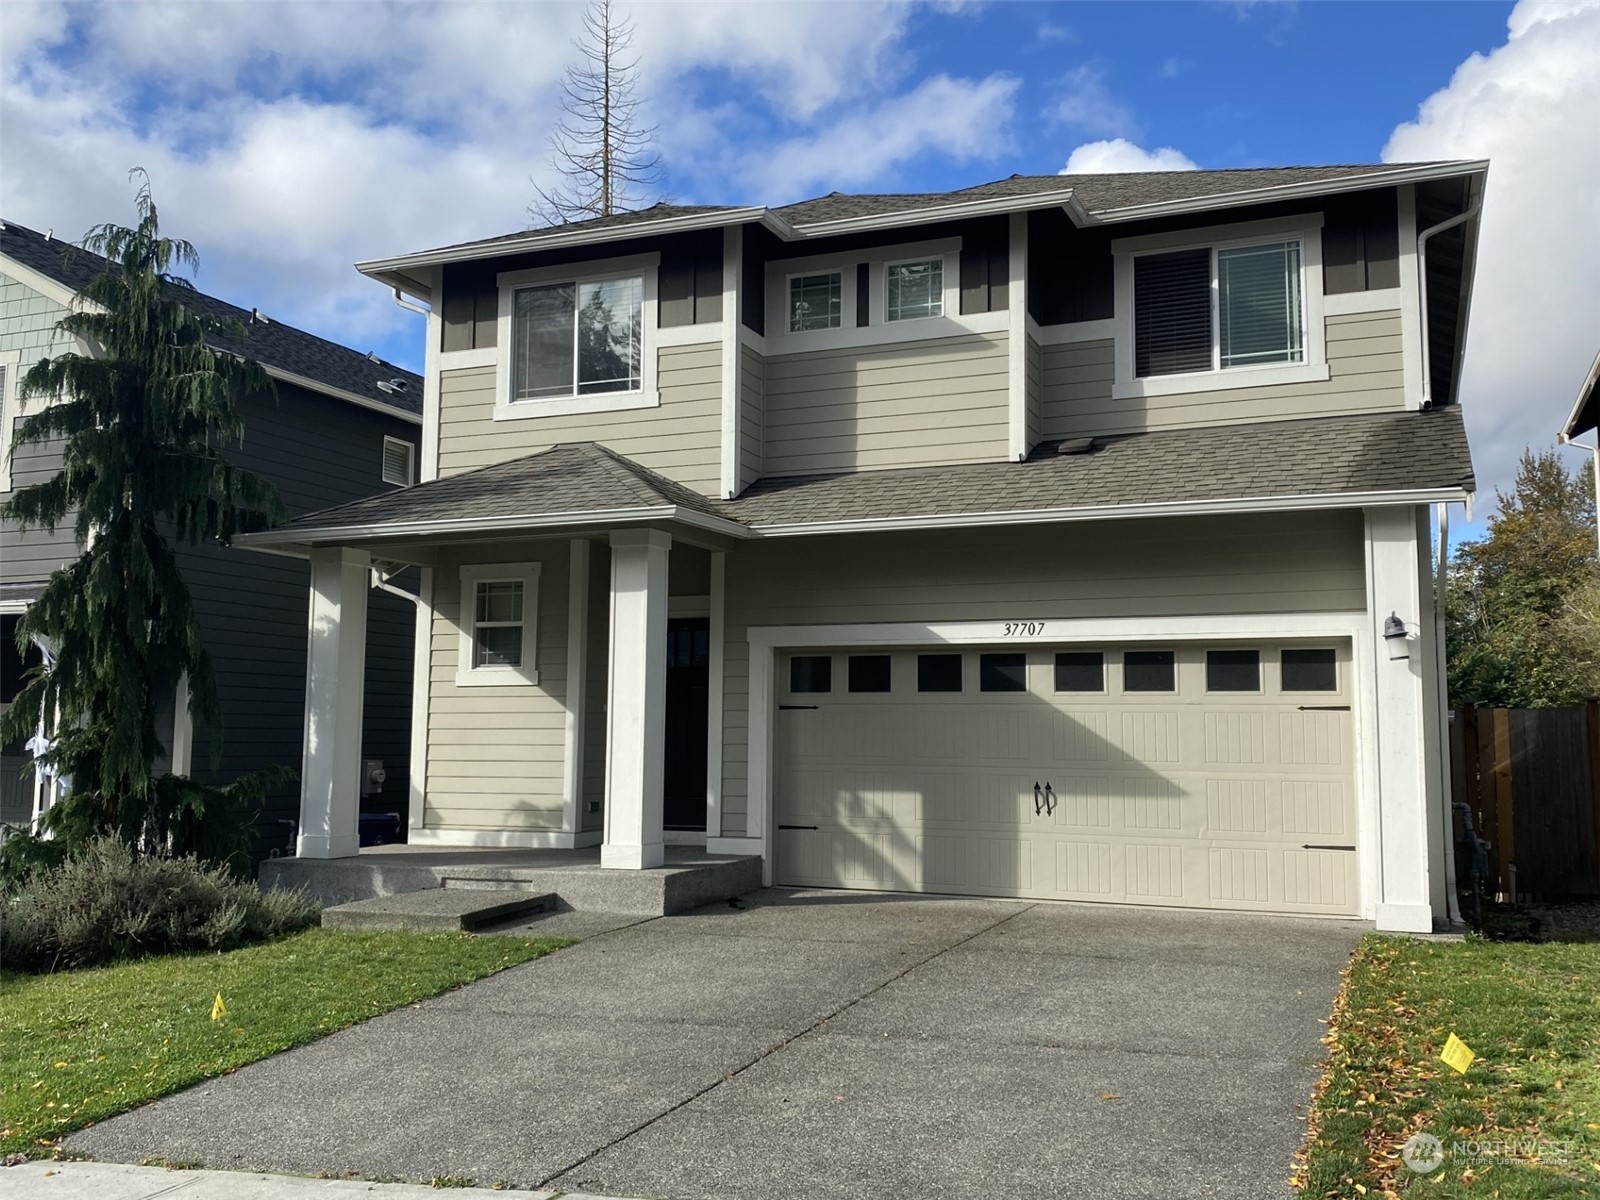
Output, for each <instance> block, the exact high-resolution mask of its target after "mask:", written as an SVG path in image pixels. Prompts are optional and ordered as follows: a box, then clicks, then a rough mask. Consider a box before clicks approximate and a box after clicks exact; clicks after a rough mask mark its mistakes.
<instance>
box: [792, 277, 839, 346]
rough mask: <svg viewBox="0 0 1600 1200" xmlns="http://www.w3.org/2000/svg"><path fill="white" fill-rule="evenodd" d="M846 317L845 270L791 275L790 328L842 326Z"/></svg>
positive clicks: (794, 330) (800, 330) (795, 330)
mask: <svg viewBox="0 0 1600 1200" xmlns="http://www.w3.org/2000/svg"><path fill="white" fill-rule="evenodd" d="M843 319H844V274H843V272H841V271H818V272H816V273H814V274H811V275H791V276H789V332H790V333H811V332H813V331H814V330H818V329H838V328H839V326H840V325H841V324H842V322H843Z"/></svg>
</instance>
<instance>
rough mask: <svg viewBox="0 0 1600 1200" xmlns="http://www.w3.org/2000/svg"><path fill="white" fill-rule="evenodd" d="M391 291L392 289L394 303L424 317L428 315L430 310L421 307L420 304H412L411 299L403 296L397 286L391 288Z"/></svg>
mask: <svg viewBox="0 0 1600 1200" xmlns="http://www.w3.org/2000/svg"><path fill="white" fill-rule="evenodd" d="M393 291H394V302H395V303H396V304H398V305H399V306H400V307H401V308H403V309H405V310H406V311H407V312H414V313H419V314H421V315H422V316H424V317H426V316H429V315H430V311H429V310H428V309H426V308H423V307H422V306H421V305H420V304H413V303H411V301H409V300H407V299H406V298H405V296H404V295H403V294H402V293H401V291H400V289H399V287H398V286H397V287H395V288H394V289H393Z"/></svg>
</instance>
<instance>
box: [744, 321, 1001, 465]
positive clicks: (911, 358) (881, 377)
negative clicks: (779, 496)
mask: <svg viewBox="0 0 1600 1200" xmlns="http://www.w3.org/2000/svg"><path fill="white" fill-rule="evenodd" d="M1008 379H1009V376H1008V363H1007V357H1006V335H1005V334H982V335H980V334H972V335H968V336H963V337H953V338H940V339H938V340H934V341H927V342H915V343H898V344H895V345H889V346H873V347H868V348H860V349H849V350H832V351H823V352H814V353H809V354H788V355H783V356H781V357H777V358H769V359H767V364H766V405H767V410H766V420H765V429H766V445H765V453H764V456H763V457H764V472H765V474H767V475H804V474H810V473H812V472H823V471H862V470H875V469H881V468H885V467H913V466H936V465H939V464H941V463H954V462H984V461H996V460H1001V459H1004V458H1005V456H1006V446H1007V430H1006V426H1007V420H1008V411H1009V410H1008V406H1007V399H1006V396H1007V387H1008Z"/></svg>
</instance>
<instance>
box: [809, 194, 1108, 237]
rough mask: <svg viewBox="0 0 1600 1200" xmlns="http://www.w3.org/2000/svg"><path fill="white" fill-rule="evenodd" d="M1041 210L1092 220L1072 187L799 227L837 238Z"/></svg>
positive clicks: (815, 222)
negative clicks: (842, 235)
mask: <svg viewBox="0 0 1600 1200" xmlns="http://www.w3.org/2000/svg"><path fill="white" fill-rule="evenodd" d="M1040 208H1064V209H1066V210H1067V211H1068V213H1070V214H1074V216H1073V219H1074V221H1075V222H1077V223H1078V224H1082V223H1083V221H1085V220H1087V219H1088V214H1087V212H1086V211H1085V210H1084V208H1083V205H1082V203H1081V202H1080V201H1079V200H1078V199H1077V197H1076V196H1075V195H1074V194H1073V190H1072V189H1071V188H1059V189H1057V190H1055V191H1050V192H1035V193H1032V194H1031V195H1022V196H986V197H984V198H983V199H981V200H962V201H958V202H956V203H953V204H939V205H935V206H933V207H932V208H903V209H897V210H896V211H894V212H887V213H873V214H872V215H870V216H862V217H839V218H837V219H835V220H832V221H812V222H809V223H799V224H796V225H795V227H794V228H795V231H796V233H798V234H799V236H801V237H803V238H819V237H836V236H838V235H839V234H844V233H864V232H869V231H871V230H875V229H898V228H900V227H902V226H906V225H929V224H932V223H933V222H935V221H954V220H959V219H961V218H964V217H981V216H988V215H990V214H994V213H1013V212H1030V211H1032V210H1034V209H1040Z"/></svg>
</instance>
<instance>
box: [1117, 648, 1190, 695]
mask: <svg viewBox="0 0 1600 1200" xmlns="http://www.w3.org/2000/svg"><path fill="white" fill-rule="evenodd" d="M1177 678H1178V675H1177V666H1176V657H1175V656H1174V654H1173V652H1172V651H1171V650H1126V651H1124V652H1123V655H1122V690H1123V691H1125V692H1175V691H1177V690H1178V684H1177Z"/></svg>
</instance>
